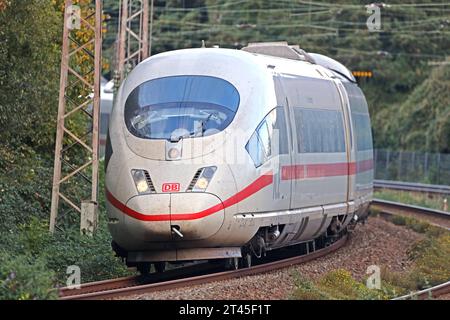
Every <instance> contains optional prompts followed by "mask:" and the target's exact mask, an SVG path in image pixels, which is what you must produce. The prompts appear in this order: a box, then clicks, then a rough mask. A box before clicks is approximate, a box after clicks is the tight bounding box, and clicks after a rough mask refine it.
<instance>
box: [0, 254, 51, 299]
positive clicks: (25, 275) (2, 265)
mask: <svg viewBox="0 0 450 320" xmlns="http://www.w3.org/2000/svg"><path fill="white" fill-rule="evenodd" d="M53 283H54V272H53V271H51V270H49V269H48V268H47V266H46V263H45V260H44V259H42V258H37V259H36V258H33V257H30V256H27V255H12V254H10V253H8V252H5V251H1V252H0V300H12V299H15V300H30V299H55V298H57V292H56V290H55V289H52V288H53Z"/></svg>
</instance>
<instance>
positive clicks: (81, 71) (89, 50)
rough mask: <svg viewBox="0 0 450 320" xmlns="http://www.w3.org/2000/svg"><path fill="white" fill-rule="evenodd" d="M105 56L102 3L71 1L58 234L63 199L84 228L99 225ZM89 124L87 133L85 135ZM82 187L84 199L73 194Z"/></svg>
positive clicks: (53, 222)
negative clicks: (98, 208) (101, 115)
mask: <svg viewBox="0 0 450 320" xmlns="http://www.w3.org/2000/svg"><path fill="white" fill-rule="evenodd" d="M101 56H102V1H101V0H90V1H84V2H81V3H79V4H78V3H77V5H75V2H74V1H72V0H66V1H65V13H64V31H63V45H62V59H61V78H60V91H59V105H58V118H57V133H56V145H55V162H54V175H53V190H52V204H51V212H50V232H52V233H53V232H54V230H55V227H56V226H57V218H58V213H59V212H60V211H61V207H62V204H61V202H64V205H65V207H66V208H68V209H69V210H74V211H76V212H77V213H78V214H80V216H81V224H80V229H81V231H82V232H86V233H92V232H94V230H95V228H96V224H97V206H98V166H99V163H98V141H99V139H98V134H99V112H100V82H101V68H102V64H101V61H102V58H101ZM83 117H87V121H86V118H83ZM80 119H81V120H80ZM80 123H81V125H80ZM86 123H88V125H86ZM80 126H81V128H80ZM83 128H84V129H86V131H87V132H85V133H82V134H80V131H83ZM79 189H83V190H84V192H85V194H84V195H83V196H82V197H83V199H82V200H81V199H79V198H77V197H78V196H74V194H73V190H79ZM61 200H62V201H61Z"/></svg>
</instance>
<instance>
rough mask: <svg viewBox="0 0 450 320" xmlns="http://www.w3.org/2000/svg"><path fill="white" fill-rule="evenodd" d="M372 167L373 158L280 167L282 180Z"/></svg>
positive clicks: (365, 169) (338, 173)
mask: <svg viewBox="0 0 450 320" xmlns="http://www.w3.org/2000/svg"><path fill="white" fill-rule="evenodd" d="M372 169H373V159H369V160H363V161H358V162H350V163H347V162H339V163H318V164H315V163H314V164H296V165H292V166H283V167H282V168H281V179H282V180H301V179H308V178H325V177H336V176H346V175H353V174H356V173H361V172H364V171H368V170H372Z"/></svg>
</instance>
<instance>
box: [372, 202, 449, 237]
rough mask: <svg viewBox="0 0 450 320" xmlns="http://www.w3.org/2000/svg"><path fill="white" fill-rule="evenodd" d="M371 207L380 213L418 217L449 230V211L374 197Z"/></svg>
mask: <svg viewBox="0 0 450 320" xmlns="http://www.w3.org/2000/svg"><path fill="white" fill-rule="evenodd" d="M371 207H372V208H375V209H377V210H379V211H380V212H381V214H397V215H403V216H408V217H412V218H418V219H421V220H425V221H427V222H429V223H430V224H432V225H436V226H439V227H443V228H446V229H447V230H450V212H446V211H441V210H435V209H430V208H424V207H419V206H415V205H408V204H404V203H399V202H393V201H387V200H380V199H374V200H373V201H372V204H371Z"/></svg>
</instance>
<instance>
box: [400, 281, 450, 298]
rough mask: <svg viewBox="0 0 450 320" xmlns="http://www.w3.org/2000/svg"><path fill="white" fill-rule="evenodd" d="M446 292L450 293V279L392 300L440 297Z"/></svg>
mask: <svg viewBox="0 0 450 320" xmlns="http://www.w3.org/2000/svg"><path fill="white" fill-rule="evenodd" d="M444 294H450V281H447V282H446V283H442V284H439V285H437V286H434V287H431V288H428V289H424V290H421V291H417V292H413V293H410V294H407V295H404V296H401V297H397V298H394V299H392V300H425V299H433V298H438V297H440V296H442V295H444Z"/></svg>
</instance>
